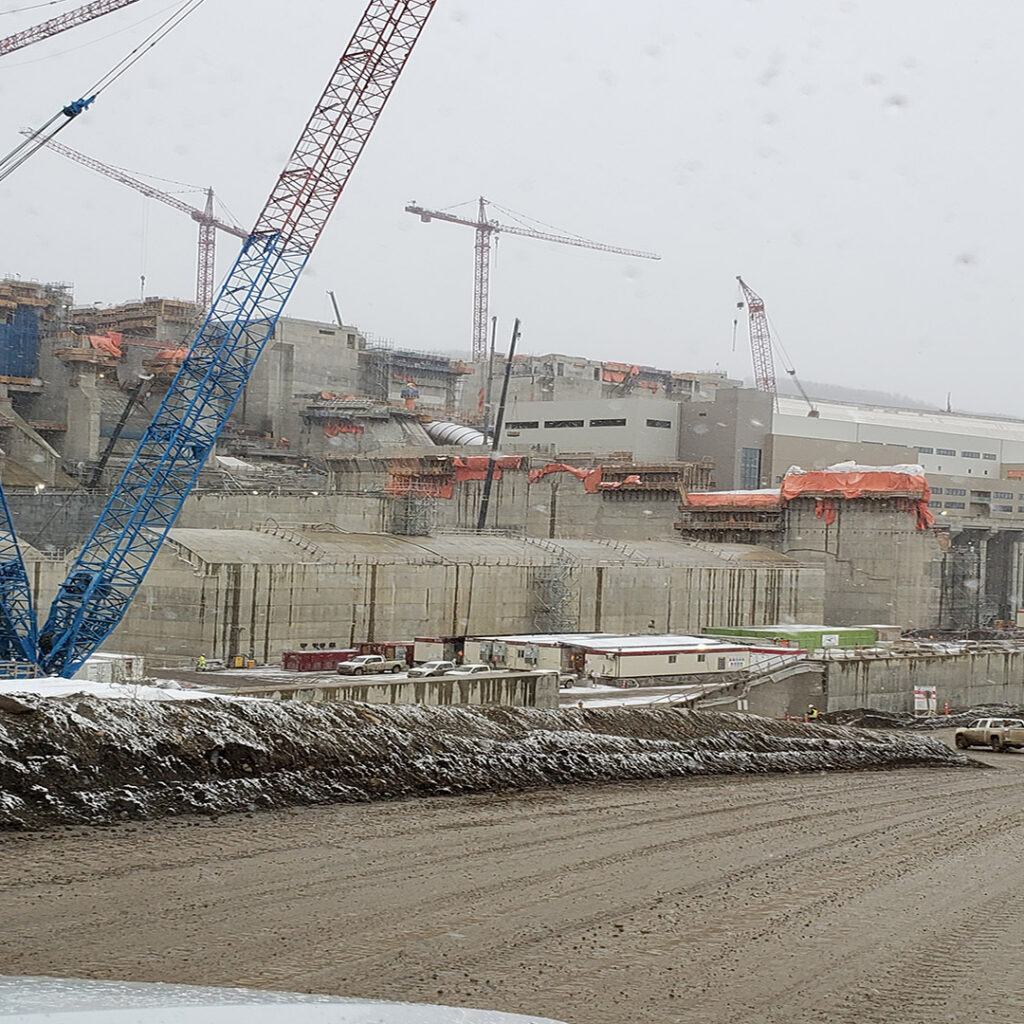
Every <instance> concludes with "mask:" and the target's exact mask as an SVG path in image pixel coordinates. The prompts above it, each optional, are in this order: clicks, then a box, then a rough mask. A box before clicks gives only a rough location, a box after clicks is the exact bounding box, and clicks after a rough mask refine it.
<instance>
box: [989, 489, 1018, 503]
mask: <svg viewBox="0 0 1024 1024" xmlns="http://www.w3.org/2000/svg"><path fill="white" fill-rule="evenodd" d="M992 497H993V498H1003V499H1006V498H1009V499H1010V501H1013V494H1012V493H1011V492H1010V491H993V492H992Z"/></svg>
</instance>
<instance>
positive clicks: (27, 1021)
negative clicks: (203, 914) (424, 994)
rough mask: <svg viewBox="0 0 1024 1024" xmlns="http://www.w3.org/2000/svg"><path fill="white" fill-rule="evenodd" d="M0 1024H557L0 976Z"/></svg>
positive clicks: (328, 999)
mask: <svg viewBox="0 0 1024 1024" xmlns="http://www.w3.org/2000/svg"><path fill="white" fill-rule="evenodd" d="M0 1021H2V1022H3V1024H15V1022H24V1024H43V1022H44V1021H45V1022H46V1024H281V1022H282V1021H287V1022H288V1024H560V1022H558V1021H553V1020H551V1019H550V1018H548V1017H532V1016H525V1017H524V1016H521V1015H520V1014H517V1013H499V1012H497V1011H495V1010H468V1009H463V1008H461V1007H457V1006H435V1005H430V1006H428V1005H425V1004H420V1003H384V1002H375V1001H373V1000H367V999H342V998H339V997H336V996H321V995H302V994H299V993H291V992H264V991H261V990H260V989H245V988H203V987H199V986H193V985H160V984H140V983H130V982H119V981H80V980H77V979H66V978H12V977H4V976H0Z"/></svg>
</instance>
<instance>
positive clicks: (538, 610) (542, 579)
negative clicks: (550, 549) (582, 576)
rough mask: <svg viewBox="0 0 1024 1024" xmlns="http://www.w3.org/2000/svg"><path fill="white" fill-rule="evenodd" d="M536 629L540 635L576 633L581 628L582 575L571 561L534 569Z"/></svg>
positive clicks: (539, 566) (534, 619)
mask: <svg viewBox="0 0 1024 1024" xmlns="http://www.w3.org/2000/svg"><path fill="white" fill-rule="evenodd" d="M533 599H534V612H533V626H534V629H535V630H536V631H537V632H538V633H572V632H574V631H575V630H577V629H578V628H579V573H578V572H577V567H576V566H575V565H574V564H573V563H572V562H569V561H563V562H554V563H552V564H550V565H538V566H536V567H535V568H534V570H533Z"/></svg>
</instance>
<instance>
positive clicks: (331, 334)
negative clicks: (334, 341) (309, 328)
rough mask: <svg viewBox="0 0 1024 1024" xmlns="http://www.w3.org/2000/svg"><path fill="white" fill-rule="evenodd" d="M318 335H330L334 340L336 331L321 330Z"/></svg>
mask: <svg viewBox="0 0 1024 1024" xmlns="http://www.w3.org/2000/svg"><path fill="white" fill-rule="evenodd" d="M316 333H317V334H329V335H330V336H331V337H332V338H333V337H334V331H325V330H324V329H323V328H320V330H319V331H317V332H316Z"/></svg>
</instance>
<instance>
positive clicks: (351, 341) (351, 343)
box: [348, 334, 356, 348]
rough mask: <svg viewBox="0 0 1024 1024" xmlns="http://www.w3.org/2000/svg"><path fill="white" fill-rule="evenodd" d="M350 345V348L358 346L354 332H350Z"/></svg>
mask: <svg viewBox="0 0 1024 1024" xmlns="http://www.w3.org/2000/svg"><path fill="white" fill-rule="evenodd" d="M348 347H349V348H355V347H356V336H355V335H354V334H350V335H349V336H348Z"/></svg>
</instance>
